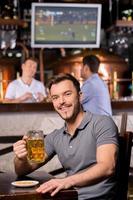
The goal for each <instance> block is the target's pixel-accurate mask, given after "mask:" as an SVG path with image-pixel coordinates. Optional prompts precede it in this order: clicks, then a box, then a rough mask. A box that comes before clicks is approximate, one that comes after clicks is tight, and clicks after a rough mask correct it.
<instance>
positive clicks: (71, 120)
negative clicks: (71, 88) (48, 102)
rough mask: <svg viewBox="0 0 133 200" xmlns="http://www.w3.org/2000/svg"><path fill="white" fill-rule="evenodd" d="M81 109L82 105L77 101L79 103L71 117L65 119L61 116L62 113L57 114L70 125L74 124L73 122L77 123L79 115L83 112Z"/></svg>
mask: <svg viewBox="0 0 133 200" xmlns="http://www.w3.org/2000/svg"><path fill="white" fill-rule="evenodd" d="M81 109H82V107H81V104H80V102H79V101H77V103H76V104H75V106H74V108H73V112H72V114H71V116H70V117H68V118H65V117H63V116H62V115H61V114H60V112H59V111H58V110H56V112H57V113H58V114H59V116H60V117H61V118H62V119H63V120H65V121H66V122H68V123H69V122H71V123H72V122H74V121H75V119H76V117H77V115H78V113H79V112H80V111H81Z"/></svg>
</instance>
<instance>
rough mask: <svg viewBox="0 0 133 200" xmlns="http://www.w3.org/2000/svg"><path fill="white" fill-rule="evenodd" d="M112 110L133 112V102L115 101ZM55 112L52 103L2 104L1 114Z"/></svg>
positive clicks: (112, 102)
mask: <svg viewBox="0 0 133 200" xmlns="http://www.w3.org/2000/svg"><path fill="white" fill-rule="evenodd" d="M111 105H112V109H113V110H119V111H121V112H122V111H123V110H124V111H125V110H127V111H129V112H133V100H130V101H127V100H113V101H111ZM44 111H54V108H53V105H52V103H21V104H20V103H19V104H16V103H0V113H1V112H44Z"/></svg>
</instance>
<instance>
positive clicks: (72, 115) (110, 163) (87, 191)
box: [14, 74, 118, 200]
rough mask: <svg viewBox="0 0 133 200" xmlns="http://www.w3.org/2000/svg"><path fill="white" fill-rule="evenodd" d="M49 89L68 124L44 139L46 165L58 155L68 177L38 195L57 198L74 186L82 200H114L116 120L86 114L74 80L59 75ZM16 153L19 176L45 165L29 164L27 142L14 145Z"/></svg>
mask: <svg viewBox="0 0 133 200" xmlns="http://www.w3.org/2000/svg"><path fill="white" fill-rule="evenodd" d="M48 87H49V92H50V96H51V100H52V102H53V106H54V108H55V110H56V112H57V113H58V114H59V115H60V116H61V117H62V118H63V119H64V120H65V124H64V126H63V127H62V128H61V129H58V130H54V131H53V132H52V133H51V134H48V135H47V136H46V137H45V148H46V155H47V156H46V160H45V162H44V163H43V164H45V163H46V162H47V161H48V160H49V159H51V158H52V157H53V156H54V155H56V154H57V155H58V157H59V160H60V162H61V164H62V166H63V167H64V169H65V170H66V173H67V176H66V177H64V178H61V179H59V178H56V179H52V180H50V181H48V182H45V183H43V184H42V185H40V187H39V188H37V190H36V191H37V192H39V193H46V192H50V193H51V196H54V195H55V194H56V193H57V192H59V191H60V190H61V189H67V188H70V187H72V186H74V187H76V188H77V191H78V199H79V200H94V199H95V200H114V199H115V197H114V196H115V184H116V182H115V170H116V160H117V152H118V141H117V127H116V126H115V124H114V122H113V120H112V119H111V118H110V117H108V116H101V115H95V114H92V113H90V112H84V111H83V109H82V106H81V103H80V101H81V99H82V94H81V92H80V85H79V82H78V81H77V80H76V79H75V78H74V77H73V76H71V75H69V74H61V75H57V76H55V77H54V78H53V79H52V80H51V82H50V83H49V86H48ZM14 152H15V154H16V156H15V161H14V162H15V170H16V173H17V174H18V175H23V174H27V173H29V172H31V171H33V170H35V169H37V168H38V167H40V166H41V165H42V164H31V163H29V162H28V160H27V150H26V142H25V140H24V138H23V139H22V140H20V141H18V142H16V143H15V144H14Z"/></svg>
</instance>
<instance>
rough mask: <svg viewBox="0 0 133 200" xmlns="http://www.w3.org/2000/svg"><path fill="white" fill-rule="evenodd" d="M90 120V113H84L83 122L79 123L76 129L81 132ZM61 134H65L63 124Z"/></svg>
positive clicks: (65, 129) (65, 130)
mask: <svg viewBox="0 0 133 200" xmlns="http://www.w3.org/2000/svg"><path fill="white" fill-rule="evenodd" d="M91 118H92V113H91V112H88V111H87V112H84V117H83V120H82V122H81V124H80V125H79V127H78V128H77V129H79V130H82V129H84V128H85V126H86V125H87V124H88V123H89V122H90V121H91ZM62 130H63V133H67V128H66V123H65V124H64V126H63V127H62Z"/></svg>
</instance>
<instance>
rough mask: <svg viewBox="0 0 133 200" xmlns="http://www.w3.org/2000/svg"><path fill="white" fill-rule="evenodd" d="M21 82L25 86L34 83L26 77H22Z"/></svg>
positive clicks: (30, 78)
mask: <svg viewBox="0 0 133 200" xmlns="http://www.w3.org/2000/svg"><path fill="white" fill-rule="evenodd" d="M21 80H22V82H23V83H24V84H26V85H31V82H32V77H25V76H22V77H21Z"/></svg>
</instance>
